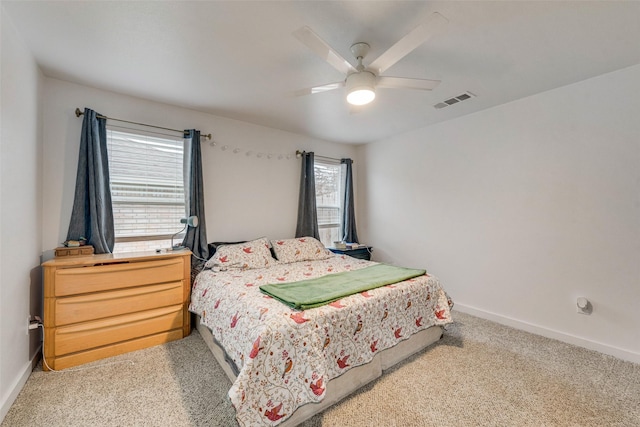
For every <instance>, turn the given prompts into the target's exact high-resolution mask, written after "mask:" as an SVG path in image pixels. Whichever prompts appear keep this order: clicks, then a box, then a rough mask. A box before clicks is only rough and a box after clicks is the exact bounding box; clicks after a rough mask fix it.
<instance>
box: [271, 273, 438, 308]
mask: <svg viewBox="0 0 640 427" xmlns="http://www.w3.org/2000/svg"><path fill="white" fill-rule="evenodd" d="M425 273H426V271H425V270H417V269H413V268H405V267H395V266H393V265H387V264H376V265H372V266H371V267H365V268H362V269H360V270H354V271H344V272H342V273H335V274H328V275H326V276H322V277H318V278H315V279H308V280H301V281H299V282H289V283H277V284H268V285H262V286H260V290H261V291H262V292H263V293H265V294H267V295H270V296H272V297H274V298H276V299H277V300H279V301H281V302H283V303H285V304H287V305H288V306H290V307H292V308H296V309H299V310H306V309H308V308H314V307H320V306H321V305H325V304H329V303H330V302H333V301H337V300H339V299H340V298H343V297H346V296H349V295H353V294H357V293H358V292H364V291H367V290H369V289H375V288H379V287H381V286H386V285H390V284H392V283H398V282H402V281H403V280H407V279H411V278H413V277H418V276H422V275H423V274H425Z"/></svg>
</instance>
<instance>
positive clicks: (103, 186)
mask: <svg viewBox="0 0 640 427" xmlns="http://www.w3.org/2000/svg"><path fill="white" fill-rule="evenodd" d="M97 116H98V114H97V113H96V112H95V111H93V110H90V109H89V108H85V110H84V118H83V120H82V134H81V136H80V155H79V157H78V173H77V175H76V192H75V196H74V199H73V210H72V212H71V221H70V223H69V231H68V232H67V240H78V239H79V238H81V237H84V238H86V239H87V243H88V244H89V245H93V247H94V250H95V253H97V254H103V253H111V252H112V251H113V245H114V244H115V231H114V226H113V207H112V203H111V189H110V187H109V160H108V155H107V120H106V119H99V118H98V117H97Z"/></svg>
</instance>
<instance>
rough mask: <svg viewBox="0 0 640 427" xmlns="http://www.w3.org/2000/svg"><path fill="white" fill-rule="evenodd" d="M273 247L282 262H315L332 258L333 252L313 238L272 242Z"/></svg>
mask: <svg viewBox="0 0 640 427" xmlns="http://www.w3.org/2000/svg"><path fill="white" fill-rule="evenodd" d="M271 245H272V247H273V252H274V253H275V254H276V258H278V261H281V262H297V261H315V260H319V259H327V258H329V257H330V256H331V252H329V250H327V249H326V248H325V247H324V245H323V244H322V243H320V241H319V240H317V239H314V238H313V237H297V238H295V239H284V240H272V241H271Z"/></svg>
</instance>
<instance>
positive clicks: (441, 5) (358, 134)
mask: <svg viewBox="0 0 640 427" xmlns="http://www.w3.org/2000/svg"><path fill="white" fill-rule="evenodd" d="M2 7H3V13H7V14H8V15H9V17H10V18H11V21H12V22H13V23H14V25H15V26H16V27H17V28H18V31H19V32H20V34H21V36H22V37H23V39H24V40H25V42H26V43H27V45H28V46H29V48H30V49H31V51H32V52H33V54H34V56H35V58H36V60H37V62H38V64H39V65H40V66H41V68H42V70H43V72H44V74H45V75H47V76H50V77H54V78H59V79H63V80H68V81H71V82H77V83H81V84H84V85H89V86H93V87H97V88H101V89H106V90H110V91H115V92H119V93H124V94H128V95H133V96H137V97H141V98H146V99H150V100H153V101H158V102H163V103H169V104H173V105H178V106H183V107H187V108H192V109H195V110H199V111H203V112H209V113H212V114H215V115H218V116H223V117H228V118H232V119H238V120H243V121H246V122H251V123H256V124H260V125H264V126H270V127H273V128H278V129H283V130H287V131H291V132H296V133H300V134H305V135H310V136H312V137H315V138H320V139H325V140H330V141H336V142H345V143H366V142H371V141H375V140H379V139H382V138H385V137H388V136H391V135H394V134H398V133H402V132H405V131H408V130H411V129H416V128H420V127H424V126H426V125H429V124H433V123H437V122H440V121H443V120H448V119H451V118H454V117H458V116H461V115H465V114H469V113H473V112H475V111H479V110H482V109H485V108H489V107H492V106H495V105H499V104H503V103H506V102H510V101H513V100H515V99H519V98H522V97H525V96H528V95H532V94H535V93H539V92H542V91H546V90H549V89H553V88H556V87H560V86H563V85H566V84H570V83H573V82H577V81H580V80H584V79H587V78H590V77H594V76H597V75H600V74H603V73H606V72H609V71H614V70H617V69H621V68H624V67H627V66H631V65H635V64H638V63H640V42H639V41H640V2H636V1H627V2H612V1H590V2H565V1H552V2H541V1H518V2H516V1H513V2H506V1H501V2H486V1H485V2H483V1H472V2H462V1H458V2H453V1H448V2H430V1H411V2H401V1H389V2H385V1H375V2H374V1H339V2H328V1H277V2H276V1H257V2H247V1H215V2H213V1H211V2H207V1H201V2H184V1H164V2H159V1H151V2H133V1H131V2H130V1H109V2H106V1H105V2H102V1H100V2H98V1H81V2H78V1H56V2H39V1H38V2H35V1H34V2H31V1H6V0H3V1H2ZM435 11H437V12H439V13H441V14H442V15H444V16H445V17H446V18H447V19H448V20H449V24H448V25H447V26H446V29H445V30H444V32H442V33H440V34H437V35H436V36H435V37H433V38H432V39H431V40H429V41H428V42H427V43H425V44H423V45H421V46H420V47H418V48H417V49H416V50H414V51H413V52H412V53H410V54H409V55H407V56H406V57H405V58H403V59H402V60H400V61H399V62H398V63H397V64H395V65H394V66H392V67H391V68H390V69H389V70H387V72H385V73H384V74H385V75H392V76H401V77H413V78H427V79H439V80H442V83H441V84H440V86H438V87H437V88H436V89H435V90H433V91H432V92H423V91H414V90H404V89H395V90H390V89H379V90H378V96H377V98H376V100H375V101H374V102H373V103H372V104H370V105H368V106H367V107H365V108H362V110H361V111H359V112H357V113H353V112H350V111H349V108H348V107H347V104H346V101H345V100H344V95H345V94H344V92H343V90H337V91H331V92H325V93H322V94H315V95H308V96H304V97H294V96H292V92H294V91H295V90H297V89H302V88H308V87H311V86H315V85H320V84H325V83H329V82H335V81H340V80H342V79H344V76H343V75H341V74H340V73H339V72H338V71H337V70H336V69H334V68H333V67H332V66H330V65H329V64H328V63H326V62H324V61H323V60H322V59H320V58H318V57H317V56H316V55H315V54H313V53H312V52H311V51H310V50H309V49H308V48H307V47H306V46H304V45H302V44H301V43H300V42H299V41H298V40H297V39H296V38H295V37H293V36H292V32H293V31H295V30H297V29H298V28H300V27H302V26H305V25H308V26H309V27H311V28H312V29H313V30H314V31H315V32H316V33H317V34H318V35H320V37H322V38H323V39H324V40H325V41H327V42H328V43H329V45H331V46H332V47H334V48H335V49H336V50H337V51H338V52H339V53H340V54H341V55H342V56H343V57H345V58H347V59H352V56H351V53H350V51H349V47H350V46H351V45H352V44H353V43H354V42H358V41H365V42H367V43H369V44H370V45H371V51H370V53H369V56H368V57H367V59H368V60H369V61H371V60H373V59H375V58H377V57H378V56H379V55H380V54H381V53H382V52H384V51H385V50H386V49H388V48H389V47H390V46H391V45H392V44H393V43H395V42H396V41H397V40H399V39H400V38H402V37H403V36H404V35H405V34H407V33H408V32H409V31H410V30H412V29H413V28H414V27H416V26H417V25H419V24H420V23H422V22H424V21H425V20H427V19H428V18H429V16H430V15H431V14H432V13H433V12H435ZM354 63H355V62H354ZM366 63H367V60H365V64H366ZM465 91H469V92H471V93H473V94H475V95H477V97H475V98H472V99H471V100H468V101H466V102H464V103H461V104H457V105H453V106H450V107H447V108H445V109H442V110H437V109H435V108H434V107H433V105H435V104H436V103H438V102H441V101H443V100H445V99H448V98H451V97H453V96H456V95H459V94H461V93H463V92H465ZM636 95H637V94H636ZM630 96H631V94H630ZM86 106H88V107H90V106H91V100H87V102H86ZM105 114H108V112H105Z"/></svg>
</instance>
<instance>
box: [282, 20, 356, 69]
mask: <svg viewBox="0 0 640 427" xmlns="http://www.w3.org/2000/svg"><path fill="white" fill-rule="evenodd" d="M293 35H294V36H295V37H296V38H297V39H298V40H300V41H301V42H302V44H304V45H305V46H307V47H308V48H309V49H311V50H312V51H313V52H314V53H315V54H316V55H318V56H319V57H320V58H322V59H324V60H325V61H327V62H328V63H329V64H331V65H332V66H333V67H334V68H335V69H336V70H338V71H340V72H341V73H342V74H348V73H349V72H351V71H355V70H356V69H355V68H354V67H353V65H351V64H350V63H349V61H347V60H346V59H344V58H343V57H342V56H340V54H339V53H338V52H336V51H335V50H334V49H332V48H331V46H329V45H328V44H327V43H326V42H325V41H324V40H322V39H321V38H320V36H319V35H317V34H316V33H314V32H313V30H312V29H311V28H309V27H302V28H300V29H299V30H296V31H294V32H293Z"/></svg>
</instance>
